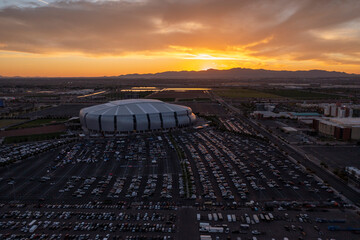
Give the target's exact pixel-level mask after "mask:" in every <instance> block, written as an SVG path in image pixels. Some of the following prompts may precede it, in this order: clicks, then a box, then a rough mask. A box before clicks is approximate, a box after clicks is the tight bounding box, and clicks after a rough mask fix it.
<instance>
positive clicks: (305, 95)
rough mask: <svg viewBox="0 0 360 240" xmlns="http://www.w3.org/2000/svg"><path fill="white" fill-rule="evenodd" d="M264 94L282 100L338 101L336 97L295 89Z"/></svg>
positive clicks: (271, 91) (276, 90)
mask: <svg viewBox="0 0 360 240" xmlns="http://www.w3.org/2000/svg"><path fill="white" fill-rule="evenodd" d="M264 92H266V93H269V94H273V95H276V96H280V97H284V98H294V99H338V98H341V97H340V96H338V95H335V94H330V93H322V92H315V91H309V90H295V89H272V90H265V91H264Z"/></svg>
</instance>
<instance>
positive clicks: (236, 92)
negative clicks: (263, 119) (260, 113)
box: [213, 88, 280, 98]
mask: <svg viewBox="0 0 360 240" xmlns="http://www.w3.org/2000/svg"><path fill="white" fill-rule="evenodd" d="M213 91H214V92H215V93H216V94H217V95H219V96H220V97H224V98H280V96H278V95H276V94H272V93H266V92H261V91H257V90H252V89H245V88H224V89H214V90H213Z"/></svg>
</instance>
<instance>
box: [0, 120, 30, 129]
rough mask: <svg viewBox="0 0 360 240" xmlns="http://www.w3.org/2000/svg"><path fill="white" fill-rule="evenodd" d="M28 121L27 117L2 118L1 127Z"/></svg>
mask: <svg viewBox="0 0 360 240" xmlns="http://www.w3.org/2000/svg"><path fill="white" fill-rule="evenodd" d="M24 121H26V119H0V128H3V127H6V126H11V125H14V124H17V123H21V122H24Z"/></svg>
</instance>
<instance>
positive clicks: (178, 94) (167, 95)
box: [148, 88, 209, 101]
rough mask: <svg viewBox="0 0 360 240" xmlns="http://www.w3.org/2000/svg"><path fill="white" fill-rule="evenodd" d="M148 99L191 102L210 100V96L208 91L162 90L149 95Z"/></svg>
mask: <svg viewBox="0 0 360 240" xmlns="http://www.w3.org/2000/svg"><path fill="white" fill-rule="evenodd" d="M148 98H155V99H159V100H163V99H179V100H181V99H186V101H191V100H193V99H195V100H196V99H202V100H204V99H209V94H208V93H207V92H206V90H186V89H184V90H181V89H180V88H179V90H166V89H165V90H162V91H159V92H156V93H154V94H150V95H148Z"/></svg>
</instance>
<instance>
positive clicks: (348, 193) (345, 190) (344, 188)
mask: <svg viewBox="0 0 360 240" xmlns="http://www.w3.org/2000/svg"><path fill="white" fill-rule="evenodd" d="M213 96H214V98H215V99H216V100H217V101H218V102H219V103H220V104H222V105H223V106H225V107H227V108H228V109H230V110H232V111H233V112H235V113H237V114H238V115H239V117H240V118H241V119H242V120H244V121H246V122H247V123H249V124H250V125H251V126H252V127H253V128H254V129H256V130H258V131H259V133H260V134H262V135H263V136H264V137H267V138H268V139H269V140H270V141H271V142H272V143H274V144H277V145H278V146H279V147H280V148H281V149H282V150H284V151H286V152H287V153H288V154H289V155H290V156H291V157H293V158H294V159H295V160H296V161H299V162H300V163H301V164H302V165H303V166H304V167H306V168H310V169H312V170H313V171H315V173H316V175H317V176H318V177H319V178H321V179H322V180H324V181H326V182H327V183H328V184H330V186H331V187H333V188H334V189H335V190H336V191H338V192H340V193H342V195H343V196H345V197H346V198H347V199H348V200H350V201H351V202H353V203H354V204H356V205H357V206H360V194H358V193H357V192H355V191H354V190H353V189H352V188H351V187H349V186H348V185H347V184H346V183H345V182H343V181H342V180H340V179H338V178H336V177H334V176H333V175H332V174H331V173H329V172H327V171H326V170H324V169H323V168H322V167H320V166H318V165H317V164H315V163H313V162H312V161H310V160H309V159H307V158H306V156H304V155H303V153H300V152H299V151H298V150H296V149H294V147H292V146H291V145H289V144H287V143H285V142H284V141H282V140H280V139H278V138H276V137H275V136H273V135H272V134H270V133H269V132H268V131H266V130H265V129H263V128H262V127H260V126H258V125H257V124H255V123H254V122H253V121H251V120H249V119H248V118H246V117H244V116H243V115H242V113H241V111H240V110H239V109H238V108H235V107H234V106H232V105H230V104H228V103H227V102H225V101H224V100H223V99H222V98H221V97H219V96H217V95H215V94H214V93H213Z"/></svg>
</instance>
